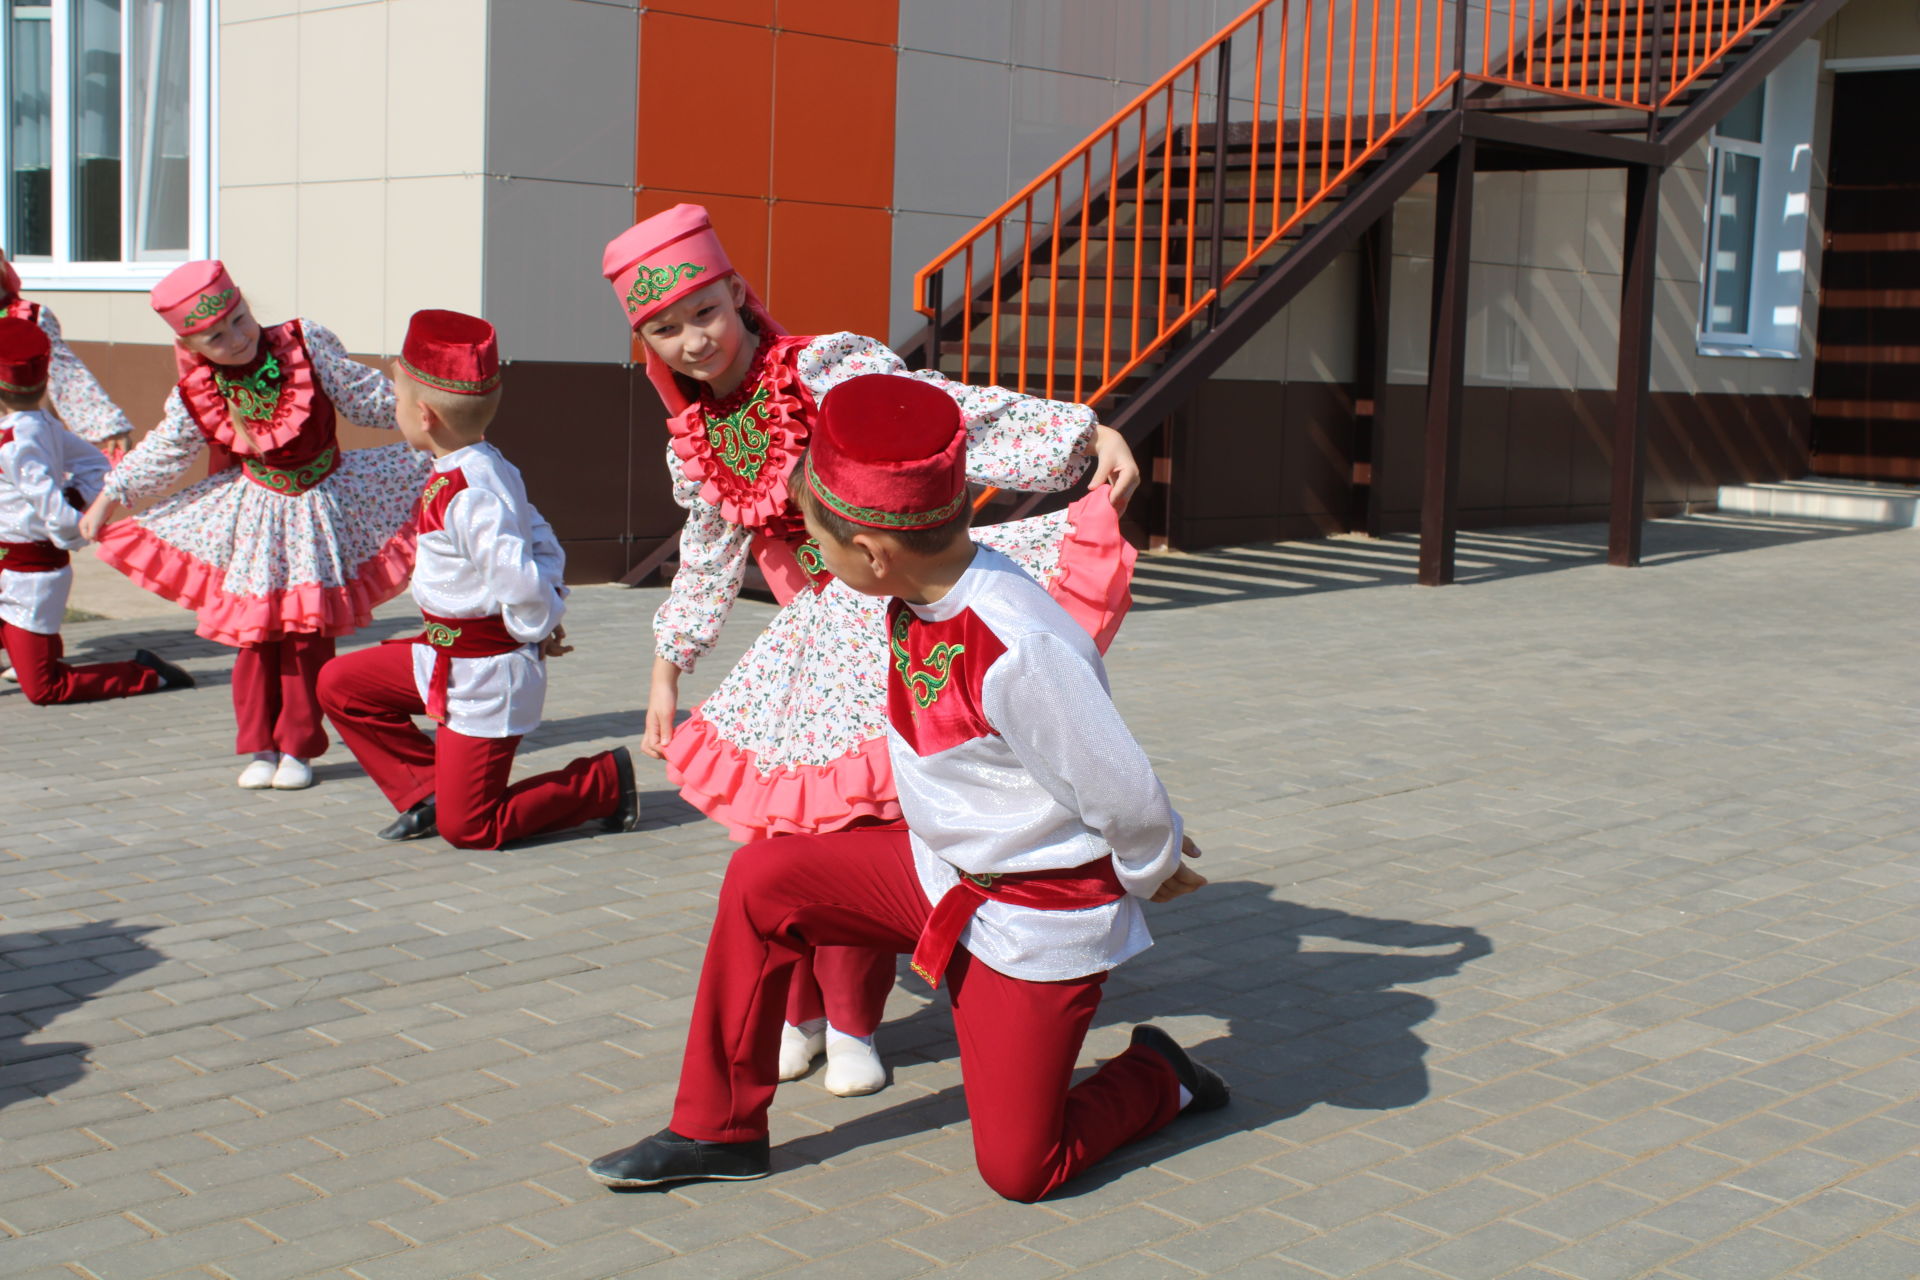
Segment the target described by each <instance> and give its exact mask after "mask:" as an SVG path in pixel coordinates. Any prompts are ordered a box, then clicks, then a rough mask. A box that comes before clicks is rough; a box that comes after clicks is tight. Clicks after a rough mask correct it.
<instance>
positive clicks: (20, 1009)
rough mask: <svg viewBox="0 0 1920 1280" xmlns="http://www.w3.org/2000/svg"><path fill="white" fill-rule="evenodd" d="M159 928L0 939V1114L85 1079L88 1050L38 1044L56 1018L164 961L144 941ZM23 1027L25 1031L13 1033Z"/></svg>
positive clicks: (116, 927) (85, 928)
mask: <svg viewBox="0 0 1920 1280" xmlns="http://www.w3.org/2000/svg"><path fill="white" fill-rule="evenodd" d="M157 927H158V926H156V925H122V924H116V923H115V922H113V921H111V920H106V921H101V922H99V923H97V924H83V925H76V926H74V927H73V928H71V929H46V930H41V931H40V932H37V933H9V934H0V1013H5V1014H6V1015H7V1016H6V1017H5V1018H0V1108H5V1107H7V1106H9V1105H11V1104H12V1103H15V1102H22V1101H25V1100H26V1099H28V1098H33V1097H45V1096H47V1095H49V1094H53V1093H58V1092H59V1091H60V1090H62V1089H64V1088H66V1087H67V1086H68V1085H70V1084H72V1083H73V1082H74V1081H76V1080H78V1079H80V1077H82V1076H84V1075H85V1074H86V1073H87V1061H86V1055H87V1052H88V1051H89V1050H90V1049H91V1048H92V1047H93V1046H91V1045H87V1044H79V1043H75V1042H72V1041H35V1042H31V1043H30V1042H29V1039H28V1037H30V1036H32V1035H35V1034H37V1033H38V1032H40V1031H41V1030H42V1029H44V1028H45V1027H46V1026H47V1025H48V1024H49V1023H51V1022H52V1021H53V1020H54V1019H55V1018H58V1017H59V1016H60V1015H61V1014H63V1013H66V1012H67V1011H68V1010H71V1009H76V1008H78V1007H80V1006H81V1005H82V1004H85V1003H86V1002H87V1001H88V1000H89V999H91V998H92V997H94V996H97V995H99V994H100V993H101V992H103V991H105V990H106V989H107V988H109V987H111V986H112V985H113V984H114V983H116V982H119V981H120V980H121V979H122V978H124V977H126V976H127V975H128V974H132V973H139V972H140V971H141V970H143V969H151V968H153V966H155V965H157V964H159V963H160V961H161V960H162V959H163V957H162V956H161V954H160V953H159V952H158V951H155V950H154V949H153V948H152V947H149V946H148V945H147V944H146V943H145V942H143V941H142V940H141V939H142V938H144V937H145V936H146V935H147V934H149V933H152V932H153V931H154V930H155V929H156V928H157ZM18 1024H24V1028H23V1029H22V1030H17V1031H16V1030H13V1029H12V1027H13V1026H15V1025H18Z"/></svg>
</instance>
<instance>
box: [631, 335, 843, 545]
mask: <svg viewBox="0 0 1920 1280" xmlns="http://www.w3.org/2000/svg"><path fill="white" fill-rule="evenodd" d="M811 341H813V339H812V338H811V337H807V336H803V335H798V334H782V335H780V336H778V337H775V336H773V335H771V334H769V335H768V336H766V337H764V338H762V339H761V340H760V346H759V348H758V350H756V351H755V352H754V356H753V363H752V364H751V365H749V366H748V367H747V376H746V377H744V378H742V379H741V380H740V386H739V387H738V388H737V389H736V390H735V391H734V393H733V394H732V395H730V396H727V397H726V398H725V399H723V400H713V399H710V398H708V397H706V396H705V395H703V396H702V397H701V398H700V400H699V401H698V402H696V403H694V404H692V405H689V406H688V407H687V408H686V409H684V410H683V411H681V412H680V413H677V414H675V415H674V416H673V417H671V418H669V419H668V420H667V431H668V433H669V434H670V436H671V441H672V445H673V452H674V454H675V456H677V457H678V458H679V459H680V465H681V467H682V468H683V469H684V470H685V471H686V473H687V477H688V478H689V479H691V480H696V481H698V482H699V483H700V496H701V497H702V498H705V499H706V500H707V501H708V502H711V503H712V504H713V505H714V506H716V507H718V508H719V509H720V514H721V515H722V516H724V517H726V519H727V520H728V522H730V523H732V524H736V525H739V526H741V527H742V528H745V529H752V530H754V531H755V532H757V533H765V534H768V535H769V536H772V537H777V538H785V537H788V536H790V535H792V534H793V533H794V532H795V531H796V527H797V526H798V524H799V521H798V517H797V516H796V515H795V514H794V513H793V510H792V504H791V501H790V497H791V495H790V494H789V492H788V489H787V477H788V475H789V474H790V473H791V472H792V471H793V466H794V464H795V463H796V462H798V461H799V460H800V453H801V450H803V449H805V448H806V444H807V423H808V422H809V421H810V420H811V419H812V416H813V408H814V406H813V395H812V393H811V392H809V391H808V390H807V387H806V384H805V383H804V382H802V381H801V380H800V375H799V373H798V372H797V371H796V370H795V369H794V356H795V355H796V354H797V353H798V352H799V351H800V350H801V348H803V347H805V346H806V345H807V344H808V343H809V342H811Z"/></svg>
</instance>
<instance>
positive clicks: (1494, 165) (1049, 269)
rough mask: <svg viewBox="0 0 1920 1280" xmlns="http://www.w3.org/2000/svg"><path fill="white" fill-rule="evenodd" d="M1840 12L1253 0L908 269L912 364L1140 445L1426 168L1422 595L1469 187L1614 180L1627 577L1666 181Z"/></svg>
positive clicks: (1621, 513)
mask: <svg viewBox="0 0 1920 1280" xmlns="http://www.w3.org/2000/svg"><path fill="white" fill-rule="evenodd" d="M1844 3H1845V0H1591V2H1588V3H1583V2H1582V0H1486V2H1485V3H1484V4H1482V3H1474V4H1466V3H1460V2H1458V0H1259V2H1258V3H1255V4H1253V5H1251V6H1250V7H1249V8H1248V9H1247V10H1246V11H1245V12H1243V13H1242V14H1240V16H1239V17H1237V18H1235V19H1234V20H1233V22H1231V23H1229V24H1228V25H1227V26H1226V27H1224V28H1222V29H1221V30H1220V31H1219V32H1218V33H1217V34H1215V35H1214V36H1213V37H1212V38H1211V39H1210V40H1209V41H1207V43H1205V44H1203V45H1202V46H1201V47H1200V48H1198V49H1196V50H1194V51H1193V52H1192V53H1191V54H1189V55H1188V56H1187V57H1186V58H1185V59H1184V60H1182V62H1181V63H1180V64H1179V65H1178V66H1176V67H1174V68H1173V69H1172V70H1171V71H1169V72H1168V73H1167V74H1166V75H1165V76H1163V77H1161V79H1160V80H1159V81H1157V82H1155V83H1154V84H1153V85H1151V86H1149V87H1148V88H1147V89H1146V90H1144V91H1143V92H1142V93H1141V94H1140V95H1139V96H1138V97H1136V98H1135V99H1134V100H1133V101H1132V102H1131V103H1129V104H1128V105H1127V106H1126V107H1125V108H1123V109H1122V110H1121V111H1120V112H1118V113H1117V114H1116V115H1115V116H1114V117H1113V118H1112V119H1111V120H1109V121H1108V122H1107V123H1106V124H1105V125H1103V126H1101V127H1100V128H1099V129H1097V130H1095V131H1094V133H1093V134H1092V135H1091V136H1089V137H1088V138H1087V140H1086V141H1085V142H1083V143H1081V144H1080V145H1079V146H1078V147H1076V148H1075V149H1073V150H1072V151H1070V152H1068V153H1067V154H1066V155H1064V156H1062V157H1061V158H1060V160H1058V161H1057V162H1055V163H1054V164H1053V165H1052V166H1051V167H1049V168H1048V169H1047V170H1046V171H1045V172H1043V173H1041V174H1040V175H1039V176H1038V177H1037V178H1035V179H1034V180H1033V181H1032V182H1030V183H1029V184H1027V186H1026V187H1025V188H1023V189H1022V190H1021V191H1019V192H1018V193H1016V194H1015V195H1014V196H1013V197H1012V198H1011V199H1009V200H1008V201H1007V202H1006V203H1005V204H1004V205H1002V206H1001V208H1000V209H999V210H997V211H996V212H995V213H994V214H992V215H989V216H988V217H987V218H985V219H983V220H982V221H981V222H980V223H979V224H978V225H977V226H976V227H974V228H973V230H971V231H970V232H968V234H967V235H965V236H963V237H962V238H961V239H960V240H959V241H957V242H956V243H955V244H954V245H953V246H952V247H951V248H949V249H948V250H947V251H946V252H945V253H943V254H941V255H940V256H939V257H937V258H935V259H934V260H933V261H932V262H930V263H928V264H927V265H926V266H925V267H923V268H922V269H921V270H920V272H919V273H918V274H917V275H916V277H915V290H916V293H915V297H916V302H917V304H918V307H919V310H920V311H921V313H922V314H923V315H925V316H926V317H928V323H927V325H926V327H925V328H924V330H923V331H922V333H921V334H920V335H919V337H918V338H917V339H916V340H915V341H914V342H913V343H912V344H911V345H910V346H909V347H908V348H907V349H906V352H905V353H906V354H907V356H908V359H909V360H910V361H911V362H914V363H916V364H917V365H918V366H919V367H922V368H929V367H930V368H937V369H939V370H941V371H942V372H944V373H946V374H947V375H948V376H950V377H954V378H957V379H960V380H962V381H966V382H973V383H989V384H995V385H1001V386H1007V387H1011V388H1014V389H1016V390H1020V391H1024V392H1028V393H1031V394H1036V395H1045V396H1049V397H1054V398H1059V399H1067V400H1076V401H1080V402H1083V403H1086V404H1090V405H1092V406H1094V407H1095V408H1096V409H1098V410H1099V411H1100V414H1101V418H1102V420H1103V421H1105V422H1107V423H1108V424H1109V425H1111V426H1113V427H1116V428H1117V429H1119V430H1120V431H1122V432H1123V433H1124V434H1126V435H1127V437H1128V438H1129V439H1130V440H1131V441H1133V442H1134V443H1135V444H1136V445H1138V444H1139V443H1140V442H1141V441H1142V440H1143V439H1145V438H1146V437H1147V436H1148V435H1149V434H1150V433H1152V432H1153V431H1154V430H1155V429H1156V428H1157V427H1158V426H1159V425H1160V424H1161V423H1162V422H1164V421H1165V420H1166V419H1167V417H1168V416H1169V415H1170V414H1171V413H1173V412H1174V411H1175V410H1177V409H1178V408H1179V407H1180V406H1181V405H1183V404H1184V403H1186V401H1187V400H1188V399H1189V398H1190V397H1191V395H1192V394H1193V392H1194V390H1195V389H1196V387H1197V386H1198V384H1199V383H1200V382H1202V381H1204V380H1205V379H1206V378H1207V377H1208V376H1209V375H1211V374H1212V373H1213V372H1214V371H1215V370H1217V369H1218V368H1219V367H1220V366H1221V364H1222V363H1224V361H1225V360H1226V359H1227V358H1228V357H1229V356H1231V355H1232V354H1233V353H1234V352H1235V351H1236V350H1237V349H1239V348H1240V347H1241V346H1242V345H1244V344H1245V342H1246V341H1247V340H1248V339H1249V338H1250V337H1252V336H1253V334H1255V333H1256V332H1258V330H1259V329H1260V327H1261V326H1262V325H1264V324H1265V323H1267V321H1269V320H1270V319H1272V318H1273V317H1274V316H1275V315H1276V314H1277V313H1278V312H1279V310H1280V309H1281V308H1282V307H1284V306H1285V305H1286V303H1287V302H1288V301H1290V300H1291V299H1292V298H1293V297H1295V296H1296V295H1297V294H1298V293H1299V292H1300V290H1301V289H1303V288H1304V287H1305V286H1306V285H1307V284H1308V283H1309V282H1310V281H1311V280H1312V279H1313V278H1314V277H1315V276H1316V275H1318V274H1319V273H1320V272H1321V271H1322V270H1324V269H1325V268H1326V266H1327V264H1328V263H1329V262H1331V261H1332V260H1333V259H1334V258H1335V257H1336V256H1337V255H1339V254H1341V253H1342V252H1344V251H1346V250H1348V249H1349V248H1351V247H1353V246H1354V245H1355V244H1356V243H1357V242H1359V241H1360V240H1361V238H1362V237H1363V236H1365V235H1367V233H1368V232H1369V230H1370V229H1371V228H1373V227H1374V226H1375V225H1376V224H1378V223H1380V221H1381V219H1382V218H1384V217H1386V216H1387V215H1389V214H1390V213H1391V211H1392V208H1393V205H1394V203H1395V202H1396V201H1397V200H1399V199H1400V197H1401V196H1403V195H1404V194H1406V192H1407V191H1408V189H1409V188H1411V187H1412V186H1413V184H1414V183H1416V182H1418V181H1419V180H1420V179H1421V178H1422V177H1423V176H1425V175H1426V174H1428V173H1432V172H1436V171H1438V172H1439V174H1440V184H1441V193H1440V203H1439V208H1438V217H1437V226H1436V237H1435V250H1434V253H1435V272H1434V277H1435V296H1434V318H1435V324H1434V325H1433V329H1432V349H1431V350H1430V356H1431V357H1432V360H1431V363H1430V369H1432V370H1433V376H1432V378H1431V383H1430V387H1429V391H1428V450H1427V468H1426V475H1425V479H1424V483H1425V486H1426V498H1427V502H1426V507H1427V510H1426V511H1425V513H1424V514H1423V554H1422V580H1423V581H1428V582H1433V583H1439V582H1445V581H1448V580H1450V579H1451V577H1452V535H1453V517H1452V510H1451V508H1452V493H1453V491H1454V490H1455V489H1456V488H1457V471H1458V467H1457V456H1458V417H1459V401H1460V382H1461V375H1462V369H1461V367H1460V366H1461V361H1462V358H1463V354H1464V341H1463V338H1462V334H1461V332H1460V331H1461V329H1462V328H1463V327H1464V322H1465V294H1466V290H1465V268H1466V262H1465V258H1466V253H1467V248H1468V246H1467V240H1466V236H1467V227H1468V225H1469V224H1470V221H1471V217H1470V215H1471V200H1472V186H1473V184H1472V180H1471V177H1472V174H1473V173H1474V172H1475V171H1476V170H1497V169H1509V170H1511V169H1548V168H1595V167H1622V168H1625V169H1627V171H1628V174H1629V184H1628V187H1629V198H1628V228H1627V236H1626V250H1627V254H1628V263H1627V266H1626V271H1625V275H1626V280H1625V288H1624V296H1623V306H1622V323H1621V365H1620V373H1621V378H1620V381H1619V385H1620V387H1622V388H1624V389H1626V391H1625V393H1624V394H1623V395H1622V396H1621V406H1622V407H1621V409H1620V412H1619V415H1618V421H1617V423H1616V439H1615V446H1616V447H1615V461H1614V467H1615V504H1614V516H1615V529H1614V535H1615V536H1614V546H1613V557H1612V558H1613V559H1614V561H1615V563H1622V564H1631V563H1635V562H1637V560H1638V555H1639V545H1638V543H1639V505H1640V501H1639V495H1640V493H1641V491H1642V489H1641V486H1642V479H1641V476H1640V468H1641V466H1642V464H1641V461H1640V459H1641V457H1642V454H1643V450H1644V443H1643V441H1642V439H1641V437H1640V434H1639V432H1640V428H1639V426H1638V424H1637V422H1636V421H1635V419H1637V418H1644V416H1645V408H1646V368H1645V366H1646V363H1647V359H1648V353H1649V345H1650V341H1651V338H1650V327H1651V307H1652V295H1653V290H1652V253H1653V236H1654V234H1655V230H1656V225H1657V193H1658V181H1657V179H1658V175H1659V173H1660V172H1661V171H1662V170H1663V169H1664V168H1665V167H1666V166H1667V165H1668V164H1669V163H1671V162H1672V161H1673V160H1674V159H1676V158H1677V157H1678V156H1680V155H1681V154H1683V153H1684V152H1685V151H1686V150H1687V149H1688V148H1690V147H1692V146H1693V145H1694V144H1695V143H1696V142H1698V141H1699V140H1700V139H1701V138H1702V137H1704V136H1705V134H1706V131H1707V130H1708V129H1710V128H1711V127H1712V125H1713V123H1714V122H1715V121H1716V120H1718V119H1719V118H1720V117H1721V115H1723V114H1724V113H1725V112H1726V111H1727V110H1729V109H1730V108H1732V107H1733V106H1734V105H1735V104H1736V103H1737V102H1739V101H1740V99H1741V98H1742V97H1744V96H1745V95H1746V94H1747V93H1748V92H1750V91H1751V90H1752V89H1753V88H1754V87H1755V86H1757V85H1758V84H1759V83H1760V81H1761V80H1762V79H1763V78H1764V77H1765V75H1766V74H1767V72H1769V71H1770V70H1772V69H1773V68H1774V67H1775V66H1777V65H1778V64H1779V63H1780V61H1781V60H1783V59H1784V58H1785V57H1786V56H1787V55H1788V54H1789V53H1791V52H1792V50H1793V49H1794V48H1795V47H1797V46H1798V45H1799V44H1800V43H1801V42H1802V41H1803V40H1805V39H1806V38H1808V37H1809V36H1811V35H1812V34H1814V33H1815V32H1816V31H1817V30H1818V29H1819V27H1820V26H1821V25H1822V24H1824V23H1825V22H1826V21H1827V20H1828V19H1829V18H1830V17H1831V16H1832V15H1833V14H1834V13H1835V12H1837V11H1838V9H1839V8H1840V7H1841V5H1842V4H1844ZM1636 388H1637V392H1636ZM1041 501H1042V499H1040V498H1033V499H1028V500H1027V501H1025V502H1023V503H1019V504H1010V510H1011V511H1012V512H1013V513H1023V512H1025V511H1029V510H1032V509H1033V508H1034V507H1035V506H1036V505H1038V504H1039V503H1040V502H1041ZM1629 508H1631V510H1629Z"/></svg>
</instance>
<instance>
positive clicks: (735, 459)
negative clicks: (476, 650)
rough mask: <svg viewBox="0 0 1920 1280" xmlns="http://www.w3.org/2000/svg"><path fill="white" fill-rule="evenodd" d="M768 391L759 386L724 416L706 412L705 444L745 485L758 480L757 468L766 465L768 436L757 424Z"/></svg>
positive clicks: (763, 415)
mask: <svg viewBox="0 0 1920 1280" xmlns="http://www.w3.org/2000/svg"><path fill="white" fill-rule="evenodd" d="M772 394H773V393H772V392H770V391H768V390H767V389H766V388H765V387H760V388H757V389H756V390H755V391H754V393H753V396H752V397H751V398H750V399H749V400H748V401H747V402H746V403H745V404H743V405H741V406H740V407H739V408H738V409H735V410H734V411H733V412H732V413H730V414H728V415H727V416H726V417H724V418H716V417H714V416H713V415H712V414H708V415H707V443H708V444H709V445H711V446H712V447H713V451H714V453H715V454H716V455H718V457H719V459H720V461H721V462H722V463H723V464H724V465H725V466H726V468H727V470H729V471H731V472H733V474H735V475H737V476H739V477H740V478H741V479H742V480H745V481H746V482H747V483H749V484H751V483H753V481H755V480H757V479H759V477H760V468H762V467H764V466H766V465H767V445H768V443H769V442H770V441H771V440H772V436H770V435H769V434H768V433H767V431H766V429H765V428H764V427H762V426H761V425H760V423H762V422H764V421H766V417H767V402H768V401H769V400H770V399H771V398H772Z"/></svg>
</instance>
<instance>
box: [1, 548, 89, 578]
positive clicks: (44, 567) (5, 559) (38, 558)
mask: <svg viewBox="0 0 1920 1280" xmlns="http://www.w3.org/2000/svg"><path fill="white" fill-rule="evenodd" d="M72 560H73V556H72V555H71V554H69V553H68V552H65V551H62V550H61V549H60V548H59V547H56V546H54V545H53V544H52V543H51V542H0V569H5V570H7V571H8V572H9V573H52V572H54V571H55V570H56V569H64V568H66V567H67V565H68V564H69V563H71V562H72Z"/></svg>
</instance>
